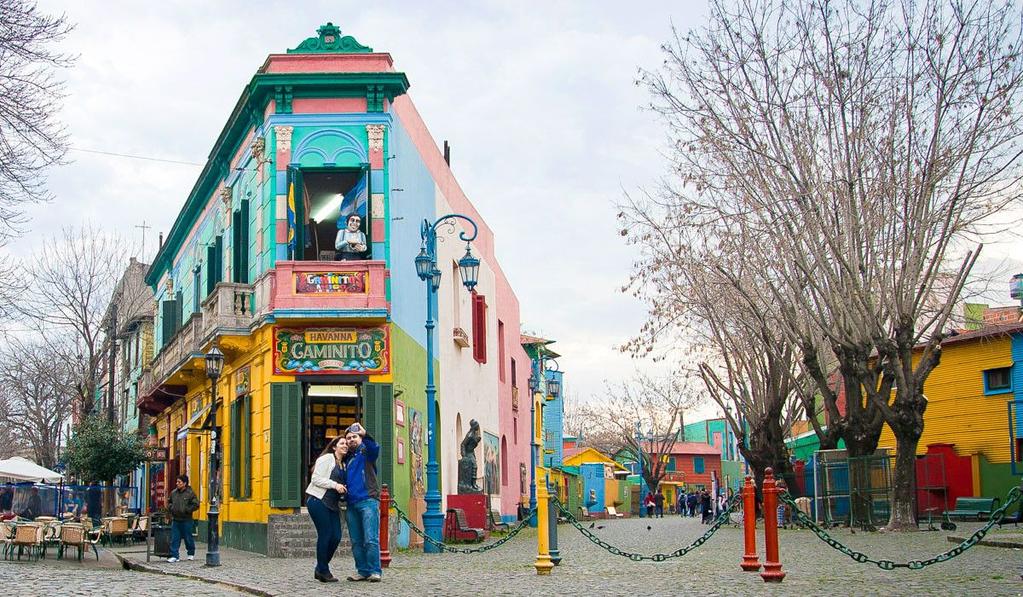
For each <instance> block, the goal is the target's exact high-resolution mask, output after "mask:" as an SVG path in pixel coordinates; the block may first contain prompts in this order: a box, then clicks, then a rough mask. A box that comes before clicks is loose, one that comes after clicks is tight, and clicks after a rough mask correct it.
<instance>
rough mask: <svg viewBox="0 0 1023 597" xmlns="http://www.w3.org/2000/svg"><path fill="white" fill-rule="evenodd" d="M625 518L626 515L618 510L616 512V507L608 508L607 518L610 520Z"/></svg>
mask: <svg viewBox="0 0 1023 597" xmlns="http://www.w3.org/2000/svg"><path fill="white" fill-rule="evenodd" d="M624 516H625V515H624V514H621V513H620V512H618V510H616V509H615V507H614V506H608V507H607V517H608V518H623V517H624Z"/></svg>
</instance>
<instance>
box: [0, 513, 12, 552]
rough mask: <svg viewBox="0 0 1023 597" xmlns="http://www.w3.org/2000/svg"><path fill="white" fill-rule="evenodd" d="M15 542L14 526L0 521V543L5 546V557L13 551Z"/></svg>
mask: <svg viewBox="0 0 1023 597" xmlns="http://www.w3.org/2000/svg"><path fill="white" fill-rule="evenodd" d="M13 544H14V526H13V525H10V524H8V523H6V522H2V523H0V545H2V546H3V553H4V559H5V560H6V559H7V555H8V554H9V553H11V546H12V545H13Z"/></svg>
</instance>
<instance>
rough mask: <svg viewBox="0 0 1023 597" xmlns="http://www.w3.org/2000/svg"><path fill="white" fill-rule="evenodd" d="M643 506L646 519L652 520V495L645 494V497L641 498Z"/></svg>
mask: <svg viewBox="0 0 1023 597" xmlns="http://www.w3.org/2000/svg"><path fill="white" fill-rule="evenodd" d="M643 505H644V506H645V507H646V517H647V518H653V517H654V505H655V504H654V494H652V493H648V494H646V497H645V498H643Z"/></svg>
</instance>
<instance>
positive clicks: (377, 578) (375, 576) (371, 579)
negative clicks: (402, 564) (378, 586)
mask: <svg viewBox="0 0 1023 597" xmlns="http://www.w3.org/2000/svg"><path fill="white" fill-rule="evenodd" d="M367 580H369V582H380V575H379V574H370V575H369V579H367Z"/></svg>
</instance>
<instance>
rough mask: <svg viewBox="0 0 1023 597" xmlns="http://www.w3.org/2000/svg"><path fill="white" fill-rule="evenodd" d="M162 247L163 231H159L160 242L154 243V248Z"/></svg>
mask: <svg viewBox="0 0 1023 597" xmlns="http://www.w3.org/2000/svg"><path fill="white" fill-rule="evenodd" d="M162 248H163V233H162V232H161V233H160V242H159V243H158V244H157V245H156V249H157V250H160V249H162Z"/></svg>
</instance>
